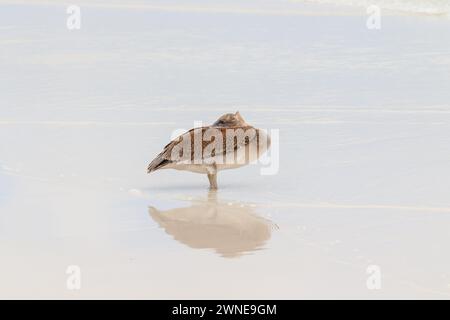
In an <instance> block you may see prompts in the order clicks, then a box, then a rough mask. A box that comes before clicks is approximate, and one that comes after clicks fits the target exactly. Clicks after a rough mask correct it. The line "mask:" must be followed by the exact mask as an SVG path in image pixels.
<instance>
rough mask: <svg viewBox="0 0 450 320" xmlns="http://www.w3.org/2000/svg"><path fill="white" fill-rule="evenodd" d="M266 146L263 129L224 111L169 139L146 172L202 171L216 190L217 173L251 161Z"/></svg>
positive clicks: (265, 136)
mask: <svg viewBox="0 0 450 320" xmlns="http://www.w3.org/2000/svg"><path fill="white" fill-rule="evenodd" d="M269 148H270V137H269V136H268V135H267V133H266V132H265V131H264V130H261V129H257V128H255V127H253V126H251V125H249V124H248V123H247V122H245V120H244V118H243V117H242V116H241V115H240V113H239V112H236V113H227V114H225V115H223V116H221V117H220V118H219V119H218V120H217V121H216V122H214V123H213V124H212V125H210V126H204V127H199V128H193V129H191V130H189V131H187V132H185V133H184V134H182V135H181V136H179V137H177V138H176V139H174V140H172V141H171V142H169V143H168V144H167V145H166V146H165V147H164V149H163V151H162V152H161V153H160V154H158V156H156V158H155V159H154V160H153V161H152V162H151V163H150V164H149V166H148V170H147V171H148V173H151V172H153V171H156V170H159V169H176V170H184V171H191V172H195V173H201V174H206V175H207V176H208V179H209V184H210V188H211V189H217V172H219V171H220V170H226V169H235V168H239V167H242V166H245V165H247V164H249V163H252V162H254V161H256V160H257V159H258V158H259V157H260V156H261V155H262V154H263V153H264V152H266V151H267V149H269Z"/></svg>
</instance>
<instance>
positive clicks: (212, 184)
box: [208, 172, 217, 190]
mask: <svg viewBox="0 0 450 320" xmlns="http://www.w3.org/2000/svg"><path fill="white" fill-rule="evenodd" d="M208 180H209V188H210V189H211V190H216V189H217V172H215V173H208Z"/></svg>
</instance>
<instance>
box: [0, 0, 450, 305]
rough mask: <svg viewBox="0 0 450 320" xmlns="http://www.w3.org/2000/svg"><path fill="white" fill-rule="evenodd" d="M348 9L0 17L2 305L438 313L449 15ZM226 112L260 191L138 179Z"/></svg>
mask: <svg viewBox="0 0 450 320" xmlns="http://www.w3.org/2000/svg"><path fill="white" fill-rule="evenodd" d="M321 2H323V3H321ZM349 2H352V1H349ZM124 3H126V4H124ZM352 3H353V4H356V5H348V4H347V2H346V1H275V0H262V1H254V0H253V1H208V2H207V1H200V0H199V1H181V0H173V1H150V0H148V1H144V0H141V1H139V0H132V1H116V0H104V1H102V0H96V1H73V4H75V5H79V6H80V8H81V29H80V30H71V31H70V30H68V29H67V27H66V19H67V17H68V14H67V13H66V8H67V4H66V3H63V2H62V1H51V0H48V1H39V0H36V1H32V0H29V1H4V0H2V1H0V137H2V139H1V140H0V255H1V257H2V258H1V260H2V261H1V264H0V298H3V299H9V298H30V299H36V298H44V299H49V298H58V299H82V298H86V299H94V298H124V299H132V298H137V299H214V298H218V299H222V298H223V299H231V298H235V299H240V298H246V299H311V298H325V299H331V298H338V299H346V298H360V299H382V298H387V299H391V298H407V299H413V298H426V299H428V298H437V299H449V298H450V255H449V252H450V232H449V230H450V195H449V191H450V90H449V88H450V85H449V84H450V19H449V18H448V14H449V13H450V10H447V9H448V8H449V1H420V0H417V1H416V0H410V1H408V0H405V1H393V2H389V1H372V3H375V4H376V5H378V6H380V8H381V10H382V15H381V29H379V30H369V29H368V28H367V27H366V21H367V18H368V15H367V13H366V8H367V6H368V5H370V4H371V1H353V2H352ZM237 110H239V111H240V113H241V114H242V116H243V117H244V118H245V120H246V121H247V122H249V123H251V124H253V125H255V126H256V127H259V128H264V129H268V130H270V129H278V130H279V170H278V172H277V174H274V175H261V174H260V169H261V166H257V165H250V166H247V167H244V168H240V169H236V170H229V171H225V172H221V173H220V174H219V177H218V181H219V190H218V191H217V193H215V194H212V193H210V192H209V191H208V181H207V178H206V177H205V176H203V175H196V174H193V173H189V172H179V171H175V170H162V171H157V172H155V173H152V174H151V175H147V174H146V166H147V164H148V163H149V162H150V161H151V160H152V159H153V158H154V157H155V156H156V155H157V154H158V153H159V152H160V151H161V149H162V148H163V147H164V145H165V144H166V143H167V142H168V141H169V140H170V137H171V134H172V133H173V132H174V131H175V130H178V129H185V130H186V129H190V128H192V127H194V125H195V123H196V122H198V121H202V122H203V123H205V124H210V123H212V122H214V121H215V120H216V119H217V118H218V117H219V116H221V115H222V114H224V113H228V112H235V111H237ZM70 265H75V266H79V267H80V270H81V288H80V289H79V290H69V289H68V288H67V285H66V283H67V278H68V275H67V274H66V270H67V267H68V266H70ZM369 266H377V267H379V270H380V272H381V287H380V288H379V289H371V288H368V286H367V279H368V278H369V277H370V274H368V273H367V269H368V268H369Z"/></svg>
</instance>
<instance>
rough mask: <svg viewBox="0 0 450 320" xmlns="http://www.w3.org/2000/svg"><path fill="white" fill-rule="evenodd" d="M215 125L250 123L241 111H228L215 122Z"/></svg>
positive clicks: (239, 125) (227, 125) (245, 124)
mask: <svg viewBox="0 0 450 320" xmlns="http://www.w3.org/2000/svg"><path fill="white" fill-rule="evenodd" d="M213 126H214V127H244V126H248V123H246V122H245V120H244V118H242V116H241V114H240V113H239V111H237V112H236V113H226V114H224V115H223V116H221V117H220V118H219V119H217V121H216V122H214V123H213Z"/></svg>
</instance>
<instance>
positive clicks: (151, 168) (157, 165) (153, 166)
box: [147, 156, 170, 173]
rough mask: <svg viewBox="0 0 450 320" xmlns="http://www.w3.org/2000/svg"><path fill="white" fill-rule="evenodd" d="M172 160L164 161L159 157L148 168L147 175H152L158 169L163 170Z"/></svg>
mask: <svg viewBox="0 0 450 320" xmlns="http://www.w3.org/2000/svg"><path fill="white" fill-rule="evenodd" d="M169 163H170V160H167V159H164V158H162V157H161V156H157V157H156V158H155V159H154V160H153V161H152V162H151V163H150V164H149V165H148V167H147V173H152V172H153V171H156V170H158V169H161V168H162V167H164V166H165V165H167V164H169Z"/></svg>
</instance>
